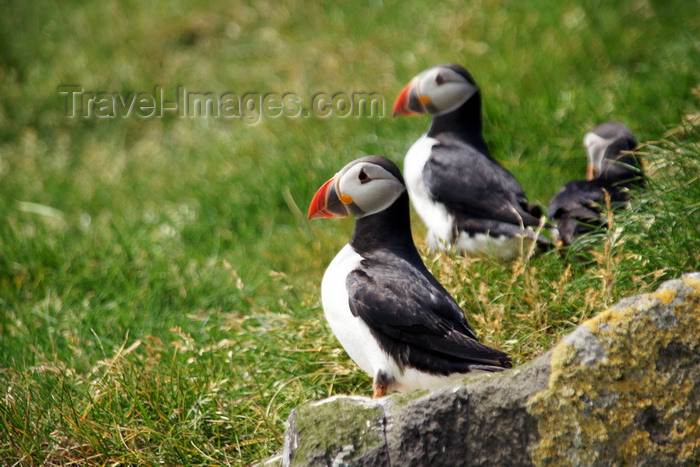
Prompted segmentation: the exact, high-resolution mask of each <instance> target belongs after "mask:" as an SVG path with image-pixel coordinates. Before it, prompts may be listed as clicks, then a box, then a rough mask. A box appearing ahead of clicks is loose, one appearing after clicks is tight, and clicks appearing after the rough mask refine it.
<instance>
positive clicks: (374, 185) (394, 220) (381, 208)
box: [309, 156, 511, 397]
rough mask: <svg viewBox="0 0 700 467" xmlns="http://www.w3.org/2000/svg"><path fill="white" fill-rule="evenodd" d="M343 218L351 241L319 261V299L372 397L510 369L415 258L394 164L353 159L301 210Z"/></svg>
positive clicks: (403, 189) (401, 185)
mask: <svg viewBox="0 0 700 467" xmlns="http://www.w3.org/2000/svg"><path fill="white" fill-rule="evenodd" d="M348 214H352V215H354V216H355V218H356V220H355V228H354V230H353V233H352V239H351V240H350V243H348V244H347V245H345V247H344V248H343V249H342V250H341V251H340V253H338V255H337V256H336V257H335V258H334V259H333V261H332V262H331V263H330V265H329V266H328V269H327V270H326V273H325V274H324V276H323V281H322V284H321V299H322V302H323V309H324V312H325V315H326V318H327V319H328V323H329V324H330V326H331V329H332V330H333V333H334V334H335V336H336V337H337V338H338V340H339V341H340V343H341V344H342V346H343V347H344V348H345V350H346V351H347V353H348V354H349V355H350V357H351V358H352V359H353V360H354V361H355V363H357V365H358V366H359V367H360V368H362V369H363V370H364V371H366V372H367V373H368V374H369V375H370V376H372V377H373V378H374V397H382V396H384V395H385V394H386V393H387V392H389V391H402V392H403V391H410V390H413V389H421V388H434V387H437V386H440V385H442V384H445V382H446V381H447V380H449V379H450V378H452V377H459V376H463V375H464V374H465V373H469V372H471V371H501V370H503V369H505V368H510V367H511V363H510V358H509V357H508V355H506V354H505V353H503V352H501V351H498V350H494V349H492V348H490V347H487V346H485V345H483V344H481V343H480V342H479V341H478V340H477V338H476V336H475V335H474V332H473V331H472V330H471V328H470V327H469V324H467V321H466V319H465V317H464V313H463V312H462V310H461V309H460V308H459V305H457V303H456V302H455V300H454V299H453V298H452V297H451V296H450V294H449V293H448V292H447V291H446V290H445V289H444V288H443V287H442V285H440V283H439V282H438V281H437V280H436V279H435V277H433V275H432V274H430V272H429V271H428V269H427V268H426V267H425V265H424V264H423V261H422V260H421V258H420V256H419V254H418V251H417V250H416V246H415V244H414V243H413V237H412V235H411V225H410V214H409V204H408V194H407V192H406V186H405V185H404V181H403V178H402V176H401V172H400V171H399V169H398V167H397V166H396V164H394V163H393V162H391V161H390V160H389V159H387V158H385V157H381V156H368V157H363V158H361V159H357V160H355V161H353V162H351V163H349V164H348V165H346V166H345V167H344V168H343V169H342V170H341V171H340V172H338V173H337V174H336V175H335V176H334V177H333V178H331V179H330V180H328V181H327V182H326V183H325V184H324V185H323V186H321V188H319V190H318V191H317V192H316V194H315V195H314V197H313V199H312V201H311V205H310V206H309V219H319V218H328V217H345V216H347V215H348Z"/></svg>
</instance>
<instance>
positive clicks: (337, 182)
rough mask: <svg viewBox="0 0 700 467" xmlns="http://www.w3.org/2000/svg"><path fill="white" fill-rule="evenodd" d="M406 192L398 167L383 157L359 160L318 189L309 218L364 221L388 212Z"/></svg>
mask: <svg viewBox="0 0 700 467" xmlns="http://www.w3.org/2000/svg"><path fill="white" fill-rule="evenodd" d="M405 191H406V186H405V185H404V181H403V177H402V176H401V172H400V171H399V168H398V167H397V166H396V164H394V163H393V162H392V161H390V160H389V159H387V158H386V157H382V156H367V157H363V158H361V159H356V160H354V161H352V162H350V163H349V164H348V165H346V166H345V167H343V168H342V169H341V171H340V172H338V173H337V174H335V176H334V177H333V178H331V179H330V180H328V181H327V182H326V183H324V184H323V185H322V186H321V188H319V189H318V191H317V192H316V194H315V195H314V197H313V199H312V200H311V204H310V205H309V219H323V218H328V217H345V216H347V215H348V214H350V215H353V216H355V217H356V218H358V219H359V218H362V217H365V216H369V215H371V214H376V213H378V212H380V211H383V210H385V209H387V208H388V207H389V206H391V205H392V204H393V203H394V201H396V199H397V198H399V196H401V194H403V193H404V192H405Z"/></svg>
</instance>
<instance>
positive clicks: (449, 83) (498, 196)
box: [393, 64, 549, 258]
mask: <svg viewBox="0 0 700 467" xmlns="http://www.w3.org/2000/svg"><path fill="white" fill-rule="evenodd" d="M393 113H394V116H400V115H422V114H425V113H429V114H431V115H432V116H433V120H432V123H431V124H430V128H428V132H427V133H425V134H424V135H423V136H421V137H420V138H419V139H418V141H416V142H415V143H414V144H413V146H411V148H410V149H409V150H408V153H407V154H406V157H405V159H404V175H405V177H406V185H407V187H408V193H409V195H410V198H411V202H412V203H413V206H414V208H415V209H416V212H418V215H419V216H420V217H421V219H422V220H423V222H424V223H425V225H426V226H427V227H428V244H429V246H430V248H431V249H432V250H436V249H438V248H440V249H443V250H449V249H452V248H454V249H456V250H457V251H458V252H460V253H476V252H479V253H488V254H492V255H494V256H496V257H501V258H512V257H514V256H517V254H518V252H519V251H520V244H521V238H522V236H526V237H528V238H531V239H534V240H536V241H537V242H538V244H539V245H542V246H547V245H548V244H549V241H548V240H547V239H546V238H545V237H541V236H539V235H536V234H535V232H534V231H533V230H532V228H536V227H537V226H539V224H540V216H541V215H542V212H541V209H540V208H539V207H538V206H536V205H533V204H531V203H530V202H528V199H527V197H526V196H525V193H524V192H523V189H522V188H521V186H520V184H519V183H518V182H517V180H516V179H515V178H514V177H513V175H512V174H511V173H510V172H508V171H507V170H506V169H504V168H503V167H502V166H501V165H500V164H499V163H498V162H497V161H496V160H495V159H494V158H493V157H491V154H490V153H489V150H488V147H487V146H486V142H485V141H484V138H483V136H482V134H481V127H482V123H481V95H480V92H479V88H478V87H477V85H476V82H475V81H474V79H473V78H472V77H471V75H470V74H469V72H467V70H465V69H464V68H463V67H461V66H459V65H455V64H445V65H438V66H435V67H433V68H429V69H427V70H425V71H423V72H422V73H420V74H419V75H418V76H416V77H414V78H413V79H412V80H411V82H410V83H408V85H406V87H404V89H403V90H402V91H401V93H400V94H399V96H398V97H397V99H396V102H395V103H394V109H393ZM528 227H530V228H528Z"/></svg>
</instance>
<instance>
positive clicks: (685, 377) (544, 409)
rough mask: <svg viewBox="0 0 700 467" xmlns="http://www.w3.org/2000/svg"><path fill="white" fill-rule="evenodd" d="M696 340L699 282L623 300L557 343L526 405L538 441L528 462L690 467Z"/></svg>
mask: <svg viewBox="0 0 700 467" xmlns="http://www.w3.org/2000/svg"><path fill="white" fill-rule="evenodd" d="M680 304H682V305H683V306H682V307H680V306H679V305H680ZM575 334H578V336H576V335H575ZM571 336H574V337H571ZM698 336H700V278H697V277H684V278H683V279H679V280H675V281H669V282H666V283H665V284H664V285H663V286H662V287H661V288H660V289H659V290H657V291H656V292H654V293H652V294H644V295H638V296H635V297H631V298H629V299H626V300H623V301H621V302H620V303H619V304H618V305H617V306H615V307H613V308H611V309H610V310H606V311H604V312H602V313H601V314H599V315H598V316H596V317H594V318H592V319H590V320H589V321H587V322H586V323H584V324H583V325H582V327H581V328H579V329H578V330H577V331H575V332H574V333H572V334H571V335H570V336H568V337H567V338H565V339H563V341H562V343H560V344H559V345H558V346H556V347H555V348H554V349H553V352H552V356H551V373H550V378H549V384H548V387H547V388H546V389H545V390H543V391H540V392H538V393H537V394H535V395H534V396H533V397H532V398H531V399H530V400H529V401H528V412H529V413H530V414H532V415H533V416H534V417H535V418H536V419H537V420H538V431H539V434H540V436H541V441H540V442H539V443H538V444H537V445H536V446H535V447H534V448H533V449H532V451H531V455H532V460H533V462H534V463H535V464H540V465H542V464H556V465H595V464H598V465H604V464H608V463H610V462H613V463H619V462H623V463H629V464H645V463H649V462H651V463H653V464H655V465H662V464H677V463H685V462H687V463H693V462H694V461H697V460H698V456H700V446H699V444H698V439H700V427H698V422H697V421H698V418H699V416H700V410H699V405H698V404H699V400H700V340H699V338H698ZM590 344H593V345H590ZM598 346H600V347H601V349H598ZM596 349H598V350H596ZM679 365H681V366H685V367H689V368H686V371H677V370H678V369H679V368H678V366H679ZM691 368H693V369H692V370H691V371H687V370H689V369H691Z"/></svg>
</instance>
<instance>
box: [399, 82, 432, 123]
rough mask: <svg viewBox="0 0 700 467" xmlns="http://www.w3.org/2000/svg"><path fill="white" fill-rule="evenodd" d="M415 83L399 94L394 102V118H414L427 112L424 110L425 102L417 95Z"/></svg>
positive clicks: (409, 84) (408, 85)
mask: <svg viewBox="0 0 700 467" xmlns="http://www.w3.org/2000/svg"><path fill="white" fill-rule="evenodd" d="M413 84H414V83H413V81H411V82H410V83H408V84H407V85H406V86H404V88H403V89H402V90H401V92H400V93H399V95H398V97H397V98H396V102H394V109H393V116H394V117H400V116H405V117H408V116H413V115H423V114H424V113H425V110H424V109H423V103H424V102H423V100H424V99H421V98H420V97H418V94H417V93H416V91H415V89H414V86H413Z"/></svg>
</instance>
